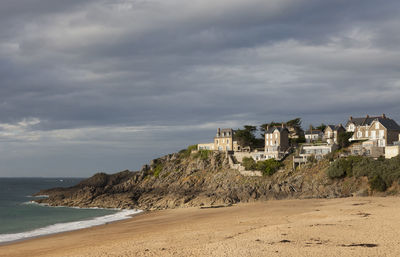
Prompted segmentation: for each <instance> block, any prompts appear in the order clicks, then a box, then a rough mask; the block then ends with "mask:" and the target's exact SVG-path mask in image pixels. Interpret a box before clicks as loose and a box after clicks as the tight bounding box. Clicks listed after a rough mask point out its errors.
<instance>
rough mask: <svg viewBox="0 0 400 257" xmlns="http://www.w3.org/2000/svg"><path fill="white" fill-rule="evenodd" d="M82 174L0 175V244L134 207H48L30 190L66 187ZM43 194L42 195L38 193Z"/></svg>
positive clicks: (105, 219) (106, 218)
mask: <svg viewBox="0 0 400 257" xmlns="http://www.w3.org/2000/svg"><path fill="white" fill-rule="evenodd" d="M81 180H82V178H0V244H4V243H9V242H12V241H19V240H23V239H28V238H31V237H38V236H43V235H49V234H54V233H59V232H65V231H71V230H77V229H82V228H87V227H92V226H97V225H102V224H106V223H110V222H113V221H117V220H122V219H127V218H129V217H131V215H133V214H136V213H139V212H140V211H137V210H118V209H100V208H70V207H49V206H45V205H39V204H36V203H34V202H33V200H34V199H35V197H34V196H32V195H33V194H34V193H37V192H38V191H40V190H42V189H48V188H54V187H70V186H73V185H76V184H78V183H79V182H80V181H81ZM39 197H46V196H39Z"/></svg>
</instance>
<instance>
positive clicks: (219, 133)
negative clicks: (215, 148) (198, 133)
mask: <svg viewBox="0 0 400 257" xmlns="http://www.w3.org/2000/svg"><path fill="white" fill-rule="evenodd" d="M219 136H221V129H220V128H218V129H217V137H219Z"/></svg>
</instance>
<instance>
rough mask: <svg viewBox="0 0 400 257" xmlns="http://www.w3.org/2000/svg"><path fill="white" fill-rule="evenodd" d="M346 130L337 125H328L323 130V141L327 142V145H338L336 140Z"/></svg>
mask: <svg viewBox="0 0 400 257" xmlns="http://www.w3.org/2000/svg"><path fill="white" fill-rule="evenodd" d="M345 132H346V130H345V128H344V127H343V126H342V124H339V125H328V126H326V128H325V130H324V135H323V139H322V140H323V141H325V142H327V143H328V144H338V141H339V140H338V139H339V136H340V134H342V133H345Z"/></svg>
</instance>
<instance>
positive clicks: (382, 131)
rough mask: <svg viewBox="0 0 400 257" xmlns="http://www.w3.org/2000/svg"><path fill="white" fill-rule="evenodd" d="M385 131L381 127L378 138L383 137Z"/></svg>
mask: <svg viewBox="0 0 400 257" xmlns="http://www.w3.org/2000/svg"><path fill="white" fill-rule="evenodd" d="M384 136H385V131H384V130H383V129H381V130H379V138H384Z"/></svg>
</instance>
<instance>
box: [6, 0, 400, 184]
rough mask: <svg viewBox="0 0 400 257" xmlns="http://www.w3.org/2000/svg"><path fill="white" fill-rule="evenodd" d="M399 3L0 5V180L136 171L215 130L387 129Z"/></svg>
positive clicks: (399, 49) (252, 0)
mask: <svg viewBox="0 0 400 257" xmlns="http://www.w3.org/2000/svg"><path fill="white" fill-rule="evenodd" d="M399 12H400V1H396V0H388V1H385V3H378V2H377V1H372V0H353V1H352V0H326V1H321V0H268V1H266V0H229V1H228V0H218V1H215V0H213V1H209V0H191V1H187V0H149V1H147V0H69V1H62V0H19V1H15V0H2V1H1V6H0V177H4V176H14V177H19V176H24V177H27V176H28V177H35V176H42V177H43V176H51V177H60V176H62V177H87V176H90V175H92V174H94V173H96V172H107V173H113V172H117V171H120V170H125V169H129V170H138V169H140V167H141V166H142V165H143V164H146V163H148V162H149V161H150V160H151V159H153V158H157V157H160V156H162V155H164V154H168V153H171V152H176V151H178V150H180V149H183V148H186V147H187V146H188V145H191V144H196V143H202V142H208V141H211V140H212V138H213V136H214V135H215V133H216V129H217V128H218V127H222V128H224V127H226V128H229V127H232V128H239V127H241V126H243V125H245V124H253V125H259V124H262V123H266V122H270V121H282V120H289V119H292V118H296V117H301V118H302V119H303V125H304V127H307V126H308V125H309V124H314V125H318V124H320V123H322V122H323V123H326V124H335V123H346V121H347V119H348V117H349V116H353V117H357V116H365V115H366V114H370V115H380V114H382V113H385V114H386V115H387V116H389V117H391V118H393V119H395V120H397V121H399V122H400V105H399V99H400V72H399V71H400V33H399V28H400V16H399V15H398V14H399Z"/></svg>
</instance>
